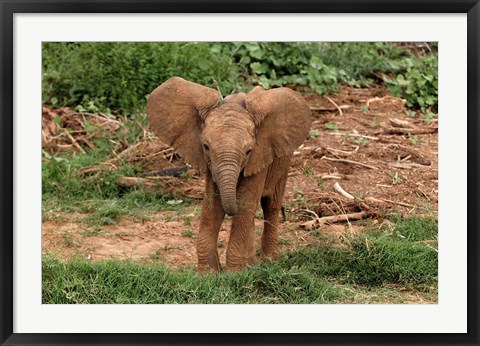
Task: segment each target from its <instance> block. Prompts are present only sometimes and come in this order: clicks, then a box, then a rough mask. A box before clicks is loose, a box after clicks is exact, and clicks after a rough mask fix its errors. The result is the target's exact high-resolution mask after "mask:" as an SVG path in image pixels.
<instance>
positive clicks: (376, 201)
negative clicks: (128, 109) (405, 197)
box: [365, 197, 415, 208]
mask: <svg viewBox="0 0 480 346" xmlns="http://www.w3.org/2000/svg"><path fill="white" fill-rule="evenodd" d="M365 202H370V203H390V204H397V205H401V206H402V207H407V208H415V206H414V205H412V204H408V203H404V202H396V201H391V200H389V199H383V198H381V199H380V198H375V197H367V198H365Z"/></svg>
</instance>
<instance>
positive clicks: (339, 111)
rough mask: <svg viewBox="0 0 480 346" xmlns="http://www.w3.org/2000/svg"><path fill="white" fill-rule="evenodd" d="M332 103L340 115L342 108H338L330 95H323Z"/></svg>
mask: <svg viewBox="0 0 480 346" xmlns="http://www.w3.org/2000/svg"><path fill="white" fill-rule="evenodd" d="M324 97H325V98H326V99H327V100H328V101H329V102H330V103H331V104H332V105H334V106H335V108H336V109H337V110H338V114H340V116H342V115H343V111H342V108H340V107H339V106H338V105H337V104H336V103H335V101H333V100H332V99H331V98H330V97H328V96H324Z"/></svg>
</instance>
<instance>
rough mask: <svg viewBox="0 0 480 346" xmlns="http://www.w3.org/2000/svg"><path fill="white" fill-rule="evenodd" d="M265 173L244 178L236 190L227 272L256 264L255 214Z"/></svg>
mask: <svg viewBox="0 0 480 346" xmlns="http://www.w3.org/2000/svg"><path fill="white" fill-rule="evenodd" d="M265 175H266V174H265V172H263V173H259V174H257V175H255V176H252V177H248V178H244V179H243V180H242V182H241V183H240V185H239V187H238V189H237V196H238V213H237V215H235V216H233V218H232V229H231V232H230V239H229V241H228V247H227V263H226V264H227V270H229V271H240V270H242V269H244V268H245V267H246V266H247V264H253V263H257V262H258V259H257V258H256V255H255V212H256V210H257V206H258V204H259V202H260V196H261V193H262V187H263V184H264V181H265Z"/></svg>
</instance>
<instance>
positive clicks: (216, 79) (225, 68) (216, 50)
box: [42, 42, 438, 114]
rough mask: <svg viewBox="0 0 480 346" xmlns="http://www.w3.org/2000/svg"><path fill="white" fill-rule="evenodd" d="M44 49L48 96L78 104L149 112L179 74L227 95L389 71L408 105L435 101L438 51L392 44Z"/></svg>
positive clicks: (323, 84) (316, 86) (360, 79)
mask: <svg viewBox="0 0 480 346" xmlns="http://www.w3.org/2000/svg"><path fill="white" fill-rule="evenodd" d="M42 55H43V61H42V63H43V87H42V89H43V90H42V92H43V100H44V102H46V103H49V104H52V105H67V106H72V107H76V108H77V110H79V111H90V112H98V111H104V112H107V113H109V112H113V113H120V112H121V113H123V114H128V113H134V112H137V111H144V107H145V102H146V97H147V95H148V94H149V93H150V92H151V91H152V90H153V89H155V87H157V86H158V85H159V84H161V83H162V82H164V81H165V80H167V79H168V78H169V77H171V76H174V75H176V76H180V77H183V78H185V79H188V80H190V81H193V82H196V83H200V84H203V85H206V86H208V87H212V88H219V89H220V91H221V92H222V93H223V94H224V95H228V94H229V93H231V92H232V91H248V90H249V89H250V88H251V86H252V85H261V86H263V87H265V88H271V87H276V86H285V85H301V86H306V87H307V90H310V91H314V92H318V93H322V94H323V93H328V92H332V91H334V90H336V88H337V86H338V83H340V82H344V83H348V84H350V85H353V86H355V87H363V86H367V85H369V84H370V83H372V82H373V81H374V79H373V77H375V78H376V79H377V80H378V78H379V77H381V75H382V74H388V76H390V77H388V76H387V77H384V80H385V82H386V83H387V84H388V86H389V87H390V90H391V92H392V94H394V95H395V96H398V97H402V98H405V99H406V100H407V105H408V106H409V107H418V108H420V109H422V110H423V111H425V110H427V109H428V110H430V109H431V108H435V107H436V104H437V100H438V96H437V95H438V93H437V84H438V82H437V80H438V73H437V67H438V63H437V55H436V53H432V54H429V55H427V56H425V57H420V58H419V57H416V56H415V55H413V54H412V53H411V52H410V51H409V50H408V49H405V48H400V47H398V46H397V45H396V44H393V43H379V42H377V43H372V42H346V43H345V42H344V43H342V42H329V43H318V42H231V43H230V42H224V43H218V42H217V43H212V42H201V43H198V42H186V43H185V42H155V43H154V42H80V43H73V42H66V43H65V42H48V43H44V44H43V50H42ZM391 76H394V77H391Z"/></svg>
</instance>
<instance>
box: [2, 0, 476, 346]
mask: <svg viewBox="0 0 480 346" xmlns="http://www.w3.org/2000/svg"><path fill="white" fill-rule="evenodd" d="M0 11H1V35H0V36H1V37H0V38H1V54H0V59H1V78H0V83H1V84H0V90H1V98H0V101H1V114H0V129H1V136H0V140H1V156H0V167H1V168H0V184H1V185H0V192H1V205H0V223H1V232H0V242H1V250H0V267H1V282H0V295H1V298H0V303H1V305H0V318H1V323H0V343H1V345H26V344H28V345H40V344H45V345H59V344H65V345H74V344H75V345H107V344H114V345H155V344H158V345H170V344H171V345H174V344H175V345H177V344H183V345H189V344H192V345H194V344H236V345H241V344H245V345H252V344H292V345H300V344H322V345H328V344H332V345H333V344H335V345H341V344H344V345H346V344H356V345H370V344H379V345H387V344H395V345H415V344H429V345H478V344H479V337H478V329H479V319H478V316H479V307H480V305H479V300H478V295H479V275H478V271H479V256H478V251H479V249H480V243H479V237H478V231H479V227H478V226H479V222H478V220H479V217H478V215H479V213H478V196H479V195H480V191H479V184H478V180H479V179H478V177H479V176H480V171H479V159H478V156H479V154H478V153H479V151H478V149H479V138H480V136H479V133H480V128H479V115H480V114H479V102H480V101H479V100H480V97H479V94H480V90H479V80H480V75H479V68H478V63H479V49H480V45H479V17H480V4H479V0H420V1H413V0H404V1H400V0H394V1H388V0H365V1H364V0H298V1H295V0H270V1H269V0H259V1H254V0H233V1H227V0H200V1H193V0H186V1H182V0H176V1H175V0H170V1H161V0H140V1H134V0H123V1H109V0H98V1H95V0H85V1H66V0H38V1H35V0H19V1H15V0H0ZM157 12H158V13H245V12H248V13H466V14H467V42H468V52H467V56H468V60H467V61H468V66H467V69H468V70H467V71H468V78H467V87H468V95H467V99H468V106H467V111H468V119H467V124H468V130H467V145H468V150H467V158H468V167H467V168H468V193H467V215H468V220H467V224H468V249H467V250H468V310H467V314H468V316H467V318H468V320H467V321H468V323H467V328H468V332H467V333H464V334H454V333H448V334H430V333H428V334H427V333H422V334H314V333H310V334H225V335H219V334H109V333H101V334H93V333H92V334H63V333H58V334H48V333H45V334H25V333H13V318H14V311H13V297H14V292H13V232H14V224H13V201H14V195H13V181H14V179H15V177H14V172H13V159H14V155H13V152H14V148H13V120H14V119H13V63H14V61H13V42H14V36H13V35H14V28H13V16H14V14H15V13H157ZM452 318H455V317H454V316H452Z"/></svg>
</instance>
